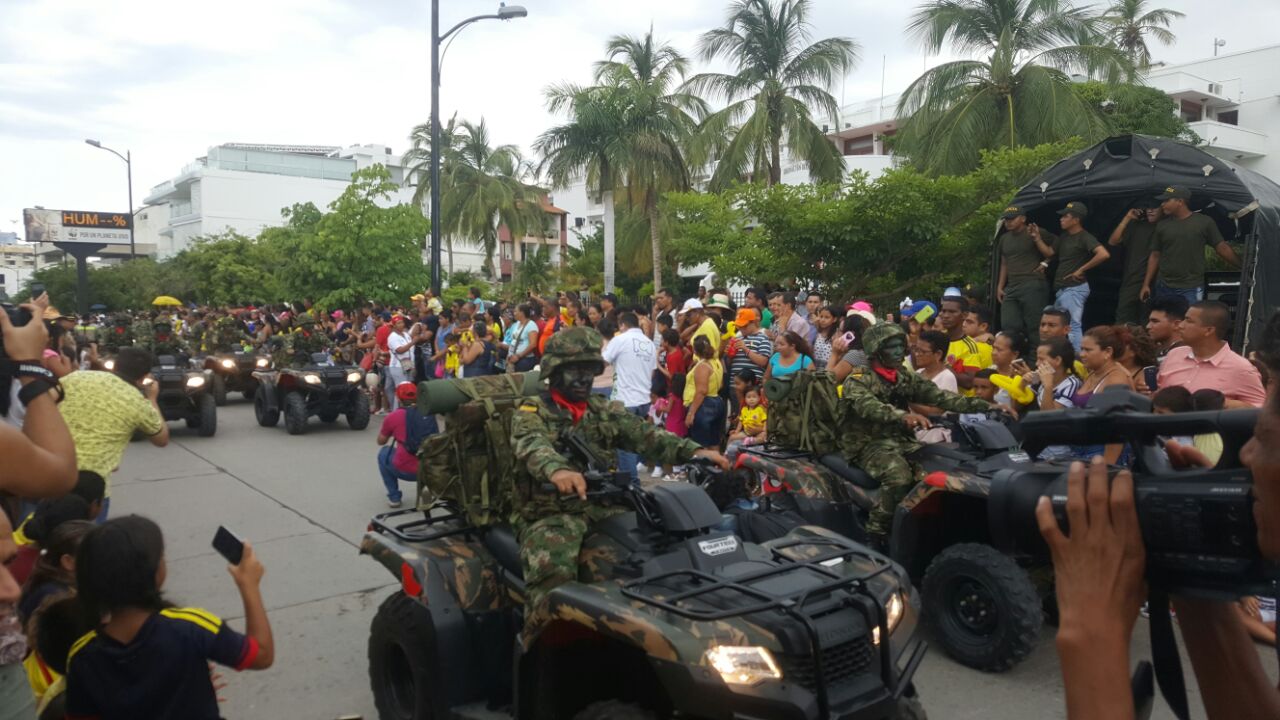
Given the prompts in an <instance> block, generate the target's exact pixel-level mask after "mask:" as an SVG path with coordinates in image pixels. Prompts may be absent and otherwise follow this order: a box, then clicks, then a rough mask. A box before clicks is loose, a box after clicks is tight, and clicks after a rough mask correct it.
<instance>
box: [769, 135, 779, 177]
mask: <svg viewBox="0 0 1280 720" xmlns="http://www.w3.org/2000/svg"><path fill="white" fill-rule="evenodd" d="M769 145H770V146H769V185H770V186H773V185H777V184H778V183H780V182H782V136H781V133H776V134H774V135H773V137H772V138H770V143H769Z"/></svg>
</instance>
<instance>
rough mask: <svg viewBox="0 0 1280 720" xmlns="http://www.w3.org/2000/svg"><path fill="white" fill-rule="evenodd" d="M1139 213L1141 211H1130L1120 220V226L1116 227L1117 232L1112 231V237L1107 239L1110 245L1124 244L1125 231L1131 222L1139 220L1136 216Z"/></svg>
mask: <svg viewBox="0 0 1280 720" xmlns="http://www.w3.org/2000/svg"><path fill="white" fill-rule="evenodd" d="M1137 212H1141V211H1140V210H1130V211H1129V212H1127V213H1125V214H1124V217H1122V218H1120V224H1119V225H1117V226H1116V229H1115V230H1112V231H1111V237H1109V238H1107V244H1108V245H1119V244H1120V243H1123V242H1124V231H1125V230H1126V229H1128V227H1129V223H1130V222H1133V221H1134V220H1137V219H1138V218H1137V216H1136V215H1134V213H1137Z"/></svg>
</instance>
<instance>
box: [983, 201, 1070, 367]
mask: <svg viewBox="0 0 1280 720" xmlns="http://www.w3.org/2000/svg"><path fill="white" fill-rule="evenodd" d="M1000 217H1001V219H1002V220H1004V230H1005V231H1004V233H1003V234H1001V235H1000V240H999V241H998V243H997V250H996V251H997V252H998V253H1000V279H999V282H998V283H997V284H996V299H997V300H999V301H1000V327H1001V329H1003V330H1004V331H1005V332H1013V331H1017V332H1020V333H1024V334H1025V335H1027V337H1029V338H1031V339H1032V341H1033V342H1034V341H1035V340H1036V337H1037V335H1036V331H1037V329H1038V328H1039V323H1040V311H1041V310H1042V309H1043V308H1044V306H1045V305H1047V304H1048V303H1049V281H1048V279H1047V278H1046V276H1045V273H1046V272H1047V271H1048V268H1049V258H1051V257H1053V244H1054V242H1056V241H1057V237H1055V236H1054V235H1053V233H1050V232H1048V231H1047V230H1041V229H1040V227H1039V226H1037V225H1036V224H1035V223H1029V222H1027V214H1026V212H1025V211H1024V210H1023V208H1021V207H1019V206H1017V205H1010V206H1009V207H1007V208H1005V209H1004V213H1003V214H1001V216H1000ZM1033 346H1034V345H1033Z"/></svg>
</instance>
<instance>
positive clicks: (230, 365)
mask: <svg viewBox="0 0 1280 720" xmlns="http://www.w3.org/2000/svg"><path fill="white" fill-rule="evenodd" d="M222 367H224V368H226V369H228V370H235V369H236V361H235V360H232V359H231V358H225V359H223V361H222Z"/></svg>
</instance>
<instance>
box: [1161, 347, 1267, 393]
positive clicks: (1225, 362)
mask: <svg viewBox="0 0 1280 720" xmlns="http://www.w3.org/2000/svg"><path fill="white" fill-rule="evenodd" d="M1156 385H1157V386H1159V387H1162V388H1165V387H1176V386H1181V387H1184V388H1186V389H1188V390H1190V391H1191V392H1195V391H1197V390H1204V389H1206V388H1211V389H1213V390H1219V391H1221V392H1222V394H1223V395H1225V396H1226V397H1227V399H1228V400H1239V401H1241V402H1246V403H1249V404H1250V405H1253V406H1254V407H1262V403H1263V402H1264V401H1266V399H1267V391H1266V389H1264V388H1263V387H1262V376H1261V375H1260V374H1259V373H1258V369H1257V368H1255V367H1254V366H1253V364H1252V363H1250V362H1249V361H1248V360H1245V359H1244V358H1242V357H1240V356H1239V355H1237V354H1236V353H1235V351H1233V350H1232V349H1231V346H1230V345H1227V344H1226V343H1223V345H1222V349H1221V350H1219V351H1218V352H1217V353H1215V354H1214V355H1213V357H1211V358H1209V359H1207V360H1200V359H1197V358H1196V355H1195V353H1193V352H1191V348H1188V347H1177V348H1174V349H1173V350H1170V351H1169V354H1168V355H1167V356H1165V359H1164V362H1162V363H1161V364H1160V374H1159V375H1157V376H1156Z"/></svg>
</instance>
